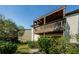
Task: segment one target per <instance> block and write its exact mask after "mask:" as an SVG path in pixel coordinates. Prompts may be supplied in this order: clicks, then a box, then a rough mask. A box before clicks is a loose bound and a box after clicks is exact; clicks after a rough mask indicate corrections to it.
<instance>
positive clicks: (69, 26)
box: [64, 15, 78, 42]
mask: <svg viewBox="0 0 79 59" xmlns="http://www.w3.org/2000/svg"><path fill="white" fill-rule="evenodd" d="M64 34H65V35H66V36H68V35H71V36H72V38H71V39H70V42H77V40H76V39H75V37H74V35H75V34H78V15H72V16H68V17H66V27H65V31H64Z"/></svg>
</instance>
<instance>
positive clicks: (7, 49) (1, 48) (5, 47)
mask: <svg viewBox="0 0 79 59" xmlns="http://www.w3.org/2000/svg"><path fill="white" fill-rule="evenodd" d="M16 50H17V44H16V43H13V42H6V41H0V53H1V54H12V53H15V52H16Z"/></svg>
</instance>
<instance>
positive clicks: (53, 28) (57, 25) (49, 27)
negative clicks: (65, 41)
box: [34, 21, 65, 34]
mask: <svg viewBox="0 0 79 59" xmlns="http://www.w3.org/2000/svg"><path fill="white" fill-rule="evenodd" d="M64 23H65V22H63V21H57V22H53V23H49V24H44V25H42V26H38V27H36V28H34V33H37V34H39V33H46V32H57V31H63V29H64V28H63V27H64Z"/></svg>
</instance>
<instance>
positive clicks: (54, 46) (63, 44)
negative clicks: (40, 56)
mask: <svg viewBox="0 0 79 59" xmlns="http://www.w3.org/2000/svg"><path fill="white" fill-rule="evenodd" d="M38 43H39V49H40V50H41V51H44V52H45V53H50V54H51V53H53V54H61V53H65V54H67V53H68V54H71V53H79V50H78V48H77V47H76V44H71V43H69V42H67V41H66V39H65V38H56V37H54V38H46V37H41V38H40V39H39V41H38Z"/></svg>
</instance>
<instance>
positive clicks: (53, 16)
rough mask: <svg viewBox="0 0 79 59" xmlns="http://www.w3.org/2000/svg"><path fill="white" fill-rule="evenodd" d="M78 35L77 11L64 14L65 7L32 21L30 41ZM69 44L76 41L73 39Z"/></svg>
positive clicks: (78, 19) (78, 13) (78, 16)
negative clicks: (45, 37)
mask: <svg viewBox="0 0 79 59" xmlns="http://www.w3.org/2000/svg"><path fill="white" fill-rule="evenodd" d="M78 33H79V9H77V10H73V11H71V12H68V13H66V7H61V8H59V9H57V10H55V11H53V12H51V13H49V14H47V15H45V16H42V17H39V18H37V19H36V20H34V21H33V25H32V40H38V38H39V37H40V36H48V37H53V36H58V37H61V36H65V37H68V36H69V35H72V36H73V35H75V34H78ZM70 42H71V43H76V42H77V40H76V39H75V38H74V37H73V38H71V39H70Z"/></svg>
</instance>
